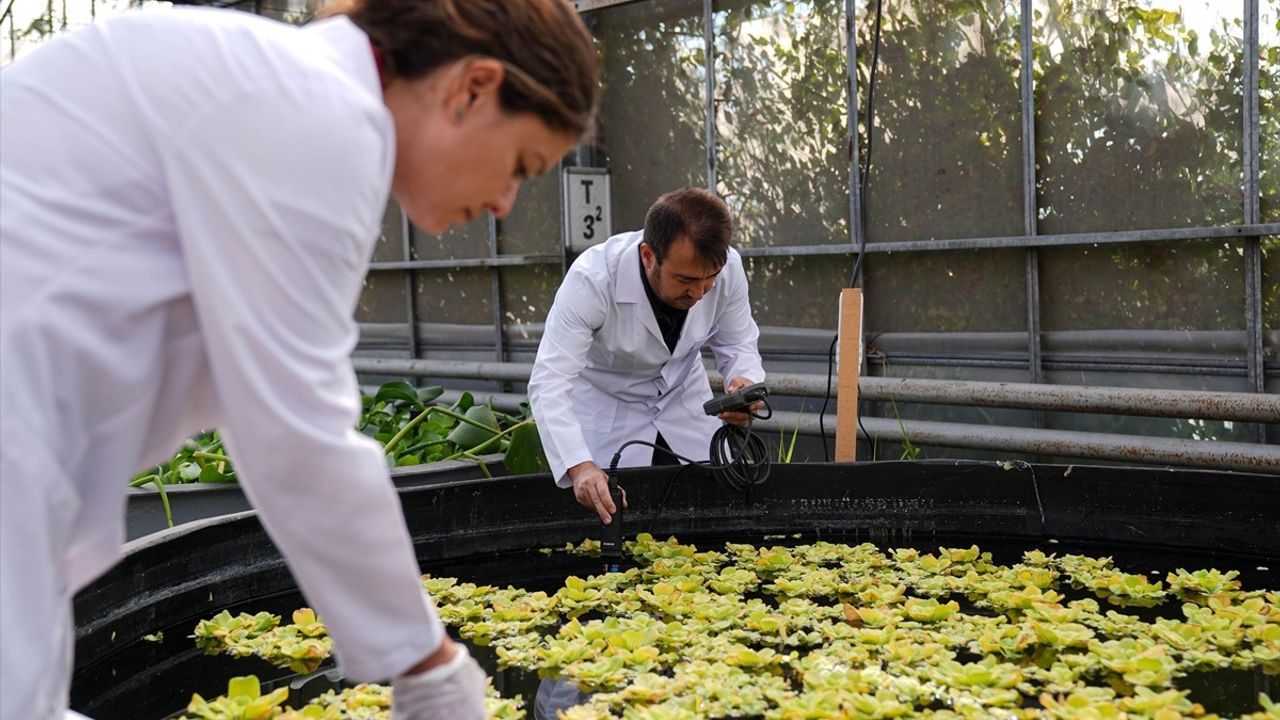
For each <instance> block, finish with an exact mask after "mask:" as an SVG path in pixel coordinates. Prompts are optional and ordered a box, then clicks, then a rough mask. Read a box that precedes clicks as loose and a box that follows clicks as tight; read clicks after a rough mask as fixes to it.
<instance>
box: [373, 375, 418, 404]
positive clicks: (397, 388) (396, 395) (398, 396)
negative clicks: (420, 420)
mask: <svg viewBox="0 0 1280 720" xmlns="http://www.w3.org/2000/svg"><path fill="white" fill-rule="evenodd" d="M375 399H376V400H386V401H402V402H407V403H410V404H412V405H414V406H417V405H421V404H422V403H421V402H419V401H418V391H417V390H415V389H414V387H413V386H412V385H410V384H409V383H407V382H403V381H400V380H396V381H394V382H389V383H387V384H385V385H383V386H382V387H380V388H378V394H377V395H376V396H375Z"/></svg>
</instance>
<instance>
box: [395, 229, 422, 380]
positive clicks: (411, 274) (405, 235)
mask: <svg viewBox="0 0 1280 720" xmlns="http://www.w3.org/2000/svg"><path fill="white" fill-rule="evenodd" d="M397 207H398V208H399V210H400V244H401V246H402V248H403V256H404V259H405V262H409V261H411V260H413V223H412V222H409V216H408V215H407V214H406V213H405V211H404V208H403V207H400V206H399V205H397ZM417 279H418V273H417V272H415V271H413V270H405V271H404V302H405V318H406V320H405V323H406V324H407V325H408V326H409V327H408V333H407V334H408V336H409V357H411V358H413V359H415V360H416V359H418V302H417V297H416V295H417V282H416V281H417Z"/></svg>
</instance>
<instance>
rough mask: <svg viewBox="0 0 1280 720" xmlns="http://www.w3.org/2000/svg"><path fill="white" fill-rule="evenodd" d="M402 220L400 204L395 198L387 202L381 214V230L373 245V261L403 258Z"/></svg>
mask: <svg viewBox="0 0 1280 720" xmlns="http://www.w3.org/2000/svg"><path fill="white" fill-rule="evenodd" d="M403 231H404V220H403V219H402V218H401V216H400V206H399V205H397V204H396V201H395V200H392V201H390V202H388V203H387V209H386V211H385V212H383V214H382V230H381V234H380V235H379V236H378V242H377V244H376V245H374V246H373V262H389V261H394V260H404V259H405V257H404V240H403V239H402V238H403V236H404V232H403Z"/></svg>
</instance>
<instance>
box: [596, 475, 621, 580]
mask: <svg viewBox="0 0 1280 720" xmlns="http://www.w3.org/2000/svg"><path fill="white" fill-rule="evenodd" d="M609 497H610V498H612V499H613V507H614V513H613V519H612V521H611V522H610V523H609V524H608V525H603V524H602V527H601V536H600V557H601V558H602V559H603V560H604V570H605V572H618V568H619V566H620V565H621V564H622V488H621V487H618V483H617V481H616V480H614V479H612V478H610V479H609Z"/></svg>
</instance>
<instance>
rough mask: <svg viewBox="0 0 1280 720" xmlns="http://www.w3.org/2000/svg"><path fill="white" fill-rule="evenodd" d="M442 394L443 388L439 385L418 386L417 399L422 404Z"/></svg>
mask: <svg viewBox="0 0 1280 720" xmlns="http://www.w3.org/2000/svg"><path fill="white" fill-rule="evenodd" d="M443 394H444V388H442V387H440V386H439V385H430V386H428V387H424V388H418V400H419V401H420V402H421V403H422V404H423V405H426V404H428V403H430V402H431V401H432V400H435V399H436V398H438V397H440V396H441V395H443Z"/></svg>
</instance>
